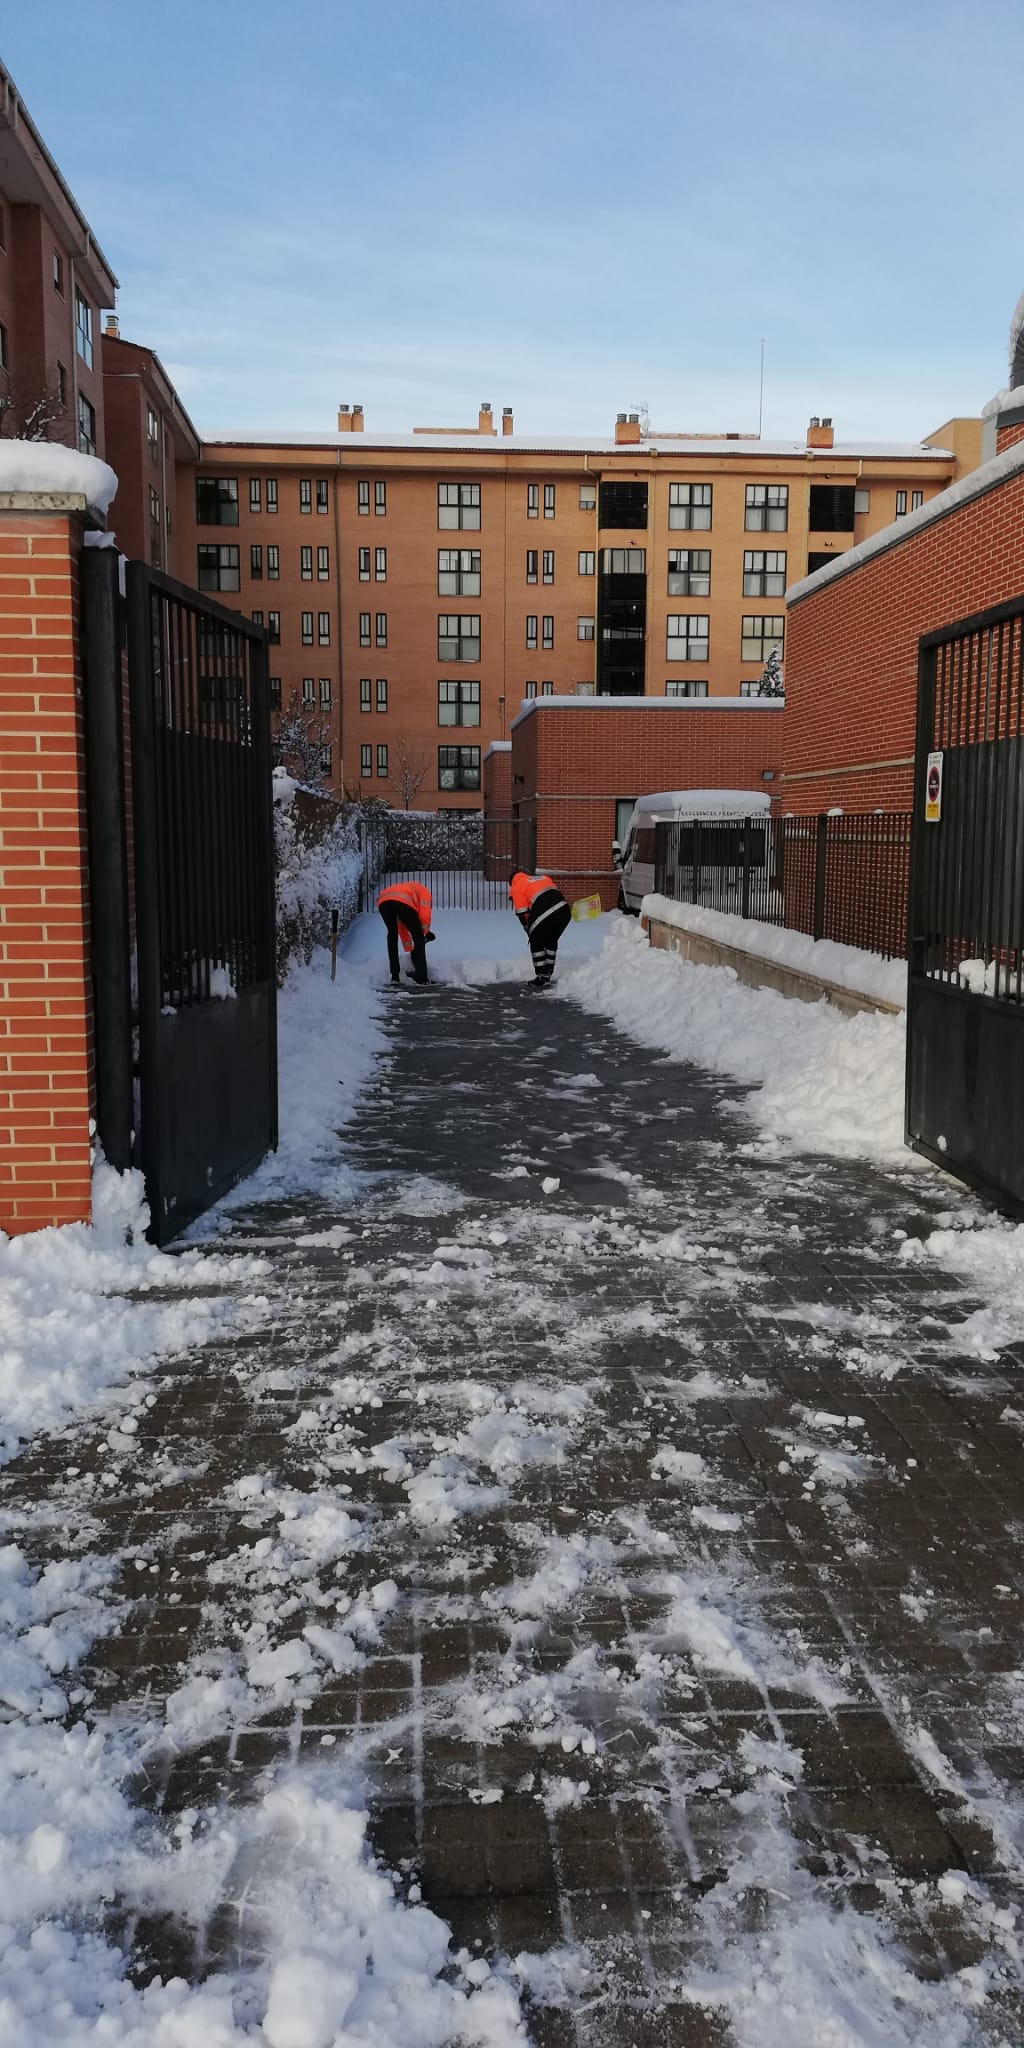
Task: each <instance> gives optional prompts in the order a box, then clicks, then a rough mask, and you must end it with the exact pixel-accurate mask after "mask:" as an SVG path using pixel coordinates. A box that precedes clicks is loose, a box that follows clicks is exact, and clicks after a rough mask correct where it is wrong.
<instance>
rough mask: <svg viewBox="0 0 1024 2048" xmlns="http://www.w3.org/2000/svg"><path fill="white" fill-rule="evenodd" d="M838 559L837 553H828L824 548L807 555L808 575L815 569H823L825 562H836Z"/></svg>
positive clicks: (812, 573) (811, 574)
mask: <svg viewBox="0 0 1024 2048" xmlns="http://www.w3.org/2000/svg"><path fill="white" fill-rule="evenodd" d="M838 560H839V555H838V554H835V555H833V554H829V553H828V551H827V550H826V549H822V550H821V552H820V553H818V554H813V555H808V557H807V574H808V576H813V575H814V572H815V569H823V568H824V567H825V563H826V562H838Z"/></svg>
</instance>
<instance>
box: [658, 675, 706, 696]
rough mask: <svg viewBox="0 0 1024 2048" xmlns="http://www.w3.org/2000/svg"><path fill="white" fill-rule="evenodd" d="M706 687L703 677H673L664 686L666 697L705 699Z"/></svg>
mask: <svg viewBox="0 0 1024 2048" xmlns="http://www.w3.org/2000/svg"><path fill="white" fill-rule="evenodd" d="M707 694H708V686H707V683H706V682H705V681H704V679H703V677H698V676H673V677H672V679H671V681H669V682H667V683H666V684H665V695H666V697H706V696H707Z"/></svg>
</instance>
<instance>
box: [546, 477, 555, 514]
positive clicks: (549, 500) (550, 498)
mask: <svg viewBox="0 0 1024 2048" xmlns="http://www.w3.org/2000/svg"><path fill="white" fill-rule="evenodd" d="M554 516H555V487H554V484H545V486H544V517H545V519H553V518H554Z"/></svg>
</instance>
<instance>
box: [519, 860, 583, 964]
mask: <svg viewBox="0 0 1024 2048" xmlns="http://www.w3.org/2000/svg"><path fill="white" fill-rule="evenodd" d="M508 893H509V895H510V897H511V898H512V908H513V910H514V911H515V914H516V916H517V918H518V919H519V922H520V924H521V925H522V927H523V930H524V932H525V933H526V936H527V938H528V939H529V941H530V952H531V953H532V955H533V972H534V977H535V978H534V980H533V982H532V984H531V986H532V987H533V988H549V987H550V985H551V981H552V978H553V976H554V972H555V957H556V954H557V952H558V941H559V939H560V938H561V936H562V933H563V932H564V930H565V928H566V926H567V925H568V924H570V923H571V921H572V911H571V910H570V908H569V905H568V904H567V902H566V900H565V897H564V896H563V895H562V892H561V890H560V889H556V887H555V884H554V882H553V881H552V879H551V876H550V875H527V874H525V873H524V872H523V869H522V868H517V869H516V871H515V874H514V875H513V876H512V879H511V881H510V882H509V885H508Z"/></svg>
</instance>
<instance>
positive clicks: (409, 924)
mask: <svg viewBox="0 0 1024 2048" xmlns="http://www.w3.org/2000/svg"><path fill="white" fill-rule="evenodd" d="M377 908H378V910H379V911H380V914H381V916H382V918H383V919H384V923H385V924H386V926H387V933H388V966H389V968H390V969H391V979H392V981H397V980H398V979H399V972H398V927H399V925H402V926H403V927H404V929H405V930H406V931H407V932H408V934H409V937H410V938H411V940H412V978H413V980H414V981H426V979H427V942H426V939H425V937H424V933H423V926H422V925H421V923H420V921H419V918H418V917H417V915H416V912H415V911H414V910H412V909H410V907H409V905H408V904H407V903H378V905H377Z"/></svg>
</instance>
